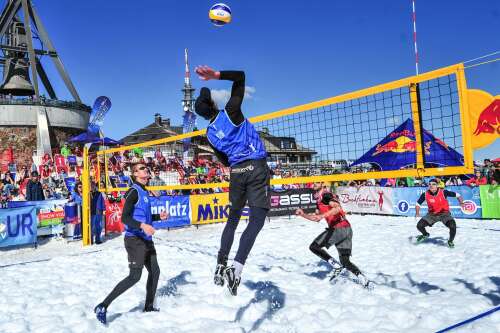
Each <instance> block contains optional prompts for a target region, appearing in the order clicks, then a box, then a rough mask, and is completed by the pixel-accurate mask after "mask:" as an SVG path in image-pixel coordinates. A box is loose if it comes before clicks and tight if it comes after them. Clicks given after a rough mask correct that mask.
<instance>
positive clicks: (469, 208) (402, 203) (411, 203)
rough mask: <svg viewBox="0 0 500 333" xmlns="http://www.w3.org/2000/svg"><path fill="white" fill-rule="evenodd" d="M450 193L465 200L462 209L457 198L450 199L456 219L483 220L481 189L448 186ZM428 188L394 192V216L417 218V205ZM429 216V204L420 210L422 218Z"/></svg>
mask: <svg viewBox="0 0 500 333" xmlns="http://www.w3.org/2000/svg"><path fill="white" fill-rule="evenodd" d="M446 189H447V190H448V191H453V192H457V193H460V194H461V195H462V198H463V199H464V204H465V206H464V208H461V207H460V205H459V203H458V200H457V199H456V198H448V202H449V203H450V212H451V215H453V217H456V218H481V214H482V208H481V201H480V199H479V188H477V187H468V186H447V187H446ZM425 191H427V187H398V188H394V190H393V202H394V214H396V215H405V216H415V204H416V202H417V200H418V198H419V197H420V195H421V194H422V193H424V192H425ZM425 214H427V203H426V202H425V201H424V203H423V204H422V206H421V209H420V216H424V215H425Z"/></svg>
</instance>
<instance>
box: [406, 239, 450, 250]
mask: <svg viewBox="0 0 500 333" xmlns="http://www.w3.org/2000/svg"><path fill="white" fill-rule="evenodd" d="M416 239H417V238H416V237H415V236H410V237H408V240H409V241H410V242H411V243H414V244H415V245H424V244H434V245H439V246H446V247H448V240H447V239H445V238H443V237H429V238H427V239H426V240H425V241H424V242H422V243H421V244H417V240H416Z"/></svg>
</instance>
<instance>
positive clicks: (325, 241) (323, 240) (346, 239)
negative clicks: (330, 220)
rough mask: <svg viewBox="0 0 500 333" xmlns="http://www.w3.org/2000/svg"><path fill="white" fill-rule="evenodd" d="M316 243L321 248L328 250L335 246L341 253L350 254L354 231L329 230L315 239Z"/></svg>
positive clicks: (344, 229) (347, 228) (345, 229)
mask: <svg viewBox="0 0 500 333" xmlns="http://www.w3.org/2000/svg"><path fill="white" fill-rule="evenodd" d="M314 243H316V244H318V246H319V247H326V248H327V249H329V248H330V246H332V245H335V247H336V248H337V250H338V251H339V253H340V252H341V251H347V252H348V253H349V254H350V253H351V251H352V229H351V227H346V228H334V229H331V228H327V229H325V231H323V232H322V233H321V234H319V236H318V237H316V238H315V239H314Z"/></svg>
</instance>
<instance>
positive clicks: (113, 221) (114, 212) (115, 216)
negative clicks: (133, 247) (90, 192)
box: [104, 200, 125, 233]
mask: <svg viewBox="0 0 500 333" xmlns="http://www.w3.org/2000/svg"><path fill="white" fill-rule="evenodd" d="M104 202H105V204H106V233H110V232H123V230H125V227H124V226H123V223H122V212H123V201H120V202H109V200H104Z"/></svg>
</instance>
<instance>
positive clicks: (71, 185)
mask: <svg viewBox="0 0 500 333" xmlns="http://www.w3.org/2000/svg"><path fill="white" fill-rule="evenodd" d="M64 184H66V188H67V189H68V191H69V192H70V193H71V192H73V191H74V190H75V185H76V179H75V177H66V178H64Z"/></svg>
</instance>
